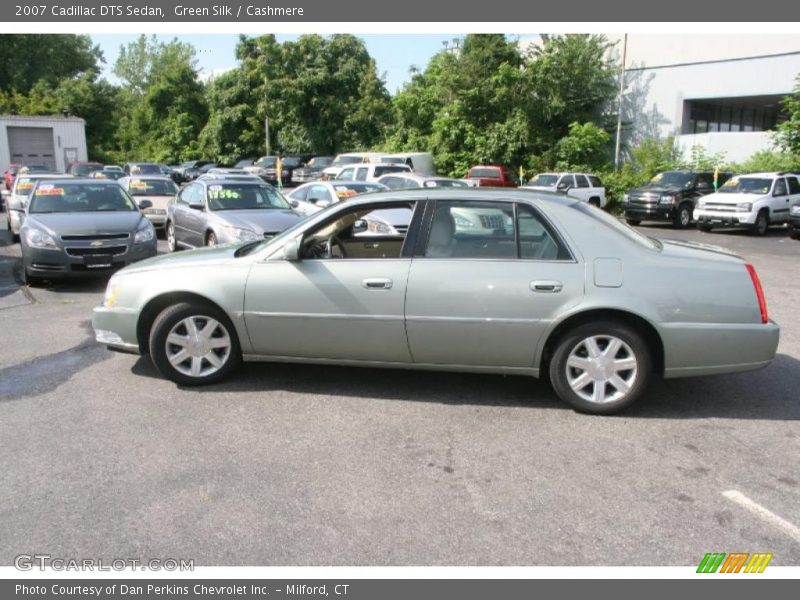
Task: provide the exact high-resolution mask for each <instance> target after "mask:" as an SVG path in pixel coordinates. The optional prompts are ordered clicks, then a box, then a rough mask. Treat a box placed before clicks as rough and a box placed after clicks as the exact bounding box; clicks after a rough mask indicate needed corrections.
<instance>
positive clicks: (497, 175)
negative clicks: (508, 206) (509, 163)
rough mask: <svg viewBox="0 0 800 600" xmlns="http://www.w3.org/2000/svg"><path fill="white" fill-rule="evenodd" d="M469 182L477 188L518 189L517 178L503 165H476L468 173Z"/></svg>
mask: <svg viewBox="0 0 800 600" xmlns="http://www.w3.org/2000/svg"><path fill="white" fill-rule="evenodd" d="M467 182H468V183H470V184H471V185H473V186H476V187H518V182H517V178H516V177H515V176H514V173H513V172H512V171H511V169H509V168H508V167H504V166H502V165H475V166H474V167H470V169H469V172H468V173H467Z"/></svg>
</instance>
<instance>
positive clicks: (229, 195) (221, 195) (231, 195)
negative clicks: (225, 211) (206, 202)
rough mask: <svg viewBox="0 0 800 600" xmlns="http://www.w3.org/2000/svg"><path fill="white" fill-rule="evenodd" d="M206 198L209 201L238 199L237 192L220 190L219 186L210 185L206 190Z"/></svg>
mask: <svg viewBox="0 0 800 600" xmlns="http://www.w3.org/2000/svg"><path fill="white" fill-rule="evenodd" d="M208 197H209V198H210V199H211V200H231V199H235V198H238V197H239V192H237V191H235V190H225V189H222V186H220V185H212V186H210V187H209V188H208Z"/></svg>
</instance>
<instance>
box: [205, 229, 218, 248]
mask: <svg viewBox="0 0 800 600" xmlns="http://www.w3.org/2000/svg"><path fill="white" fill-rule="evenodd" d="M216 245H217V234H215V233H214V232H213V231H209V232H208V235H206V246H216Z"/></svg>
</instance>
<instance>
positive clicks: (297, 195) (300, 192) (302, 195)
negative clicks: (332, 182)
mask: <svg viewBox="0 0 800 600" xmlns="http://www.w3.org/2000/svg"><path fill="white" fill-rule="evenodd" d="M307 196H308V187H305V186H304V187H300V188H297V189H296V190H295V191H293V192H292V193H291V194H289V198H291V199H292V200H305V199H306V197H307Z"/></svg>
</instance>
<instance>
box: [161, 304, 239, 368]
mask: <svg viewBox="0 0 800 600" xmlns="http://www.w3.org/2000/svg"><path fill="white" fill-rule="evenodd" d="M231 347H232V346H231V337H230V334H229V333H228V330H227V329H225V326H224V325H222V323H220V322H219V321H217V320H215V319H212V318H211V317H203V316H199V315H198V316H192V317H187V318H185V319H183V320H182V321H178V323H176V324H175V326H174V327H173V328H172V329H171V330H170V332H169V335H167V341H166V350H167V360H169V362H170V364H171V365H172V366H173V367H174V368H175V370H176V371H178V372H180V373H183V374H184V375H187V376H189V377H206V376H208V375H212V374H213V373H216V372H217V371H219V370H220V369H221V368H222V367H223V366H224V365H225V363H226V362H227V361H228V358H230V355H231Z"/></svg>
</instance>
